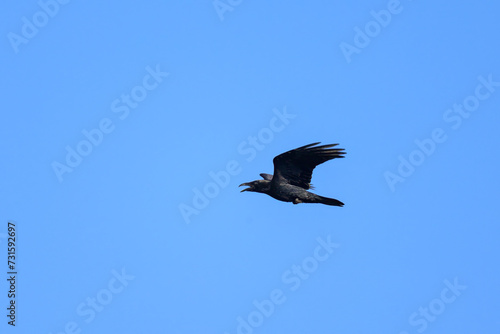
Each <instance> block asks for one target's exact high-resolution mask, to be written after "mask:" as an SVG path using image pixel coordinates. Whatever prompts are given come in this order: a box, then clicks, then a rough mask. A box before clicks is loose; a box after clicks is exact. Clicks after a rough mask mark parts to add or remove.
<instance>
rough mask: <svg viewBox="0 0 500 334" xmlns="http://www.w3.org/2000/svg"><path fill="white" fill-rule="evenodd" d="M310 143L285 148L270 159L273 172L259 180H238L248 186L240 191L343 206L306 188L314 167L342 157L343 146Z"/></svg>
mask: <svg viewBox="0 0 500 334" xmlns="http://www.w3.org/2000/svg"><path fill="white" fill-rule="evenodd" d="M318 144H319V143H313V144H309V145H305V146H302V147H299V148H296V149H294V150H291V151H287V152H285V153H282V154H280V155H278V156H276V157H275V158H274V159H273V163H274V175H271V174H265V173H262V174H260V176H262V178H263V180H256V181H252V182H247V183H242V184H240V187H241V186H248V188H245V189H243V190H242V191H241V192H243V191H253V192H259V193H264V194H268V195H269V196H271V197H273V198H275V199H277V200H280V201H283V202H292V203H293V204H298V203H322V204H326V205H334V206H343V205H344V203H342V202H341V201H339V200H336V199H333V198H328V197H323V196H319V195H316V194H313V193H312V192H309V191H307V190H308V189H311V188H312V187H311V177H312V172H313V170H314V168H315V167H316V166H317V165H319V164H322V163H323V162H326V161H328V160H331V159H335V158H343V157H344V154H345V151H344V149H343V148H333V147H335V146H337V145H338V144H330V145H321V146H316V145H318Z"/></svg>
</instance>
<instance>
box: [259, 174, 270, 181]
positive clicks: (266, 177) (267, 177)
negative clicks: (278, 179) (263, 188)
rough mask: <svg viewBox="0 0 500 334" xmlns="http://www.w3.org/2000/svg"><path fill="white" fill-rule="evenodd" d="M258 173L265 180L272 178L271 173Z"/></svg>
mask: <svg viewBox="0 0 500 334" xmlns="http://www.w3.org/2000/svg"><path fill="white" fill-rule="evenodd" d="M259 175H260V176H262V178H263V179H264V180H267V181H271V180H272V179H273V176H272V175H271V174H266V173H260V174H259Z"/></svg>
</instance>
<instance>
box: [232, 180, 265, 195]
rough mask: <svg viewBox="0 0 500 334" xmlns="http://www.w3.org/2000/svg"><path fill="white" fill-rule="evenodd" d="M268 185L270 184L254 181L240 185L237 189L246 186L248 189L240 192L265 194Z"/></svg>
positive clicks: (263, 181)
mask: <svg viewBox="0 0 500 334" xmlns="http://www.w3.org/2000/svg"><path fill="white" fill-rule="evenodd" d="M270 183H271V182H270V181H267V180H256V181H252V182H246V183H242V184H240V185H239V187H241V186H246V187H248V188H245V189H243V190H242V191H240V192H244V191H253V192H257V193H265V192H267V190H269V187H270Z"/></svg>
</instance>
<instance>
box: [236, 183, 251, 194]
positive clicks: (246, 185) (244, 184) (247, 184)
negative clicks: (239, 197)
mask: <svg viewBox="0 0 500 334" xmlns="http://www.w3.org/2000/svg"><path fill="white" fill-rule="evenodd" d="M241 186H245V187H250V183H249V182H246V183H242V184H240V185H239V186H238V187H241ZM247 190H250V188H245V189H243V190H242V191H240V193H242V192H244V191H247Z"/></svg>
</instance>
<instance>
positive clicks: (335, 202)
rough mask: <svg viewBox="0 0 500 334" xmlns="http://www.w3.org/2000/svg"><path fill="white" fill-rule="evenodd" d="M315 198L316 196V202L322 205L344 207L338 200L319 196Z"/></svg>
mask: <svg viewBox="0 0 500 334" xmlns="http://www.w3.org/2000/svg"><path fill="white" fill-rule="evenodd" d="M316 196H318V201H319V202H320V203H322V204H326V205H333V206H344V203H342V202H341V201H339V200H336V199H335V198H329V197H323V196H319V195H316Z"/></svg>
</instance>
